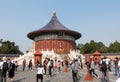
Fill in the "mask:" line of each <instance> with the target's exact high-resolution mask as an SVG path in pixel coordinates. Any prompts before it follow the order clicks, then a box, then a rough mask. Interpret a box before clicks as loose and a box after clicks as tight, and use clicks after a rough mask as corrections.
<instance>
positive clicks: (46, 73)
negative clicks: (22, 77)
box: [0, 57, 120, 82]
mask: <svg viewBox="0 0 120 82" xmlns="http://www.w3.org/2000/svg"><path fill="white" fill-rule="evenodd" d="M33 66H34V64H33V63H32V60H29V62H28V64H27V63H26V59H24V60H23V62H22V71H23V72H24V71H25V70H26V67H28V69H29V70H31V71H32V70H33ZM34 67H35V69H36V70H37V73H36V76H35V78H36V82H38V81H39V79H40V80H41V82H43V77H52V76H54V74H56V73H57V74H60V73H61V72H63V68H64V67H67V68H69V70H71V72H72V74H71V75H72V79H73V82H78V78H79V76H80V74H81V73H80V72H81V70H83V68H84V69H86V68H87V71H88V72H89V73H90V75H91V76H92V78H93V79H94V78H95V79H101V82H104V81H106V82H110V80H109V73H110V72H113V73H114V76H115V77H116V78H118V79H116V82H120V58H118V57H116V58H115V59H113V60H111V59H110V58H107V57H103V58H100V59H99V60H98V61H96V60H95V58H94V57H93V58H90V61H89V64H87V63H86V62H84V63H83V62H82V59H81V58H78V59H73V60H72V61H71V62H70V61H63V60H57V61H54V60H52V59H50V58H46V59H45V60H44V61H43V63H40V62H39V61H37V63H36V65H35V66H34ZM17 68H18V63H17V61H11V60H10V59H7V58H5V57H3V58H2V59H0V82H6V81H7V80H6V79H7V78H9V81H10V82H13V81H14V79H13V78H14V76H15V71H17ZM113 68H114V69H113ZM28 78H29V77H28Z"/></svg>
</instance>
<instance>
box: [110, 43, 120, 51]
mask: <svg viewBox="0 0 120 82" xmlns="http://www.w3.org/2000/svg"><path fill="white" fill-rule="evenodd" d="M108 52H109V53H120V43H119V42H118V41H115V42H114V43H111V44H110V46H109V47H108Z"/></svg>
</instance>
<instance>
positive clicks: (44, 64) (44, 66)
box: [43, 59, 47, 75]
mask: <svg viewBox="0 0 120 82" xmlns="http://www.w3.org/2000/svg"><path fill="white" fill-rule="evenodd" d="M43 68H44V71H45V75H46V71H47V61H46V59H45V60H44V62H43Z"/></svg>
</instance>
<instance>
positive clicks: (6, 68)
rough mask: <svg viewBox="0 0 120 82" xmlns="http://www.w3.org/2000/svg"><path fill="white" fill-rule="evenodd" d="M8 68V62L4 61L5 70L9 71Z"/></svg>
mask: <svg viewBox="0 0 120 82" xmlns="http://www.w3.org/2000/svg"><path fill="white" fill-rule="evenodd" d="M7 70H8V63H7V62H4V63H3V71H7Z"/></svg>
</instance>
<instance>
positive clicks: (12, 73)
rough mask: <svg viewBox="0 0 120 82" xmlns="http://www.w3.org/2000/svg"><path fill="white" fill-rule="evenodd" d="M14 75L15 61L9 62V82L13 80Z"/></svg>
mask: <svg viewBox="0 0 120 82" xmlns="http://www.w3.org/2000/svg"><path fill="white" fill-rule="evenodd" d="M14 75H15V62H11V63H10V67H9V69H8V77H9V79H10V82H13V77H14Z"/></svg>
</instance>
